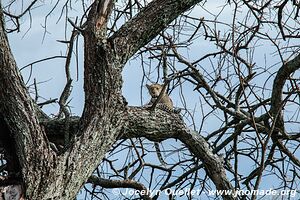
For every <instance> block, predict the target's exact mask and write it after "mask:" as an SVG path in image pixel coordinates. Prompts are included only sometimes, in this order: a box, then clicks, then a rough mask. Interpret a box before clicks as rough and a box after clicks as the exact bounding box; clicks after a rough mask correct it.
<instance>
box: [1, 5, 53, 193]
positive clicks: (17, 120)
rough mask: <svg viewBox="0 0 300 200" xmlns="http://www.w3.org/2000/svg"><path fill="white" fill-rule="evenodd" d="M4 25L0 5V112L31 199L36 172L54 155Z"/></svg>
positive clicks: (37, 177)
mask: <svg viewBox="0 0 300 200" xmlns="http://www.w3.org/2000/svg"><path fill="white" fill-rule="evenodd" d="M4 26H5V25H4V19H3V13H2V8H0V49H1V50H0V115H2V117H3V119H4V120H5V122H6V123H7V126H8V128H9V130H10V133H11V134H12V136H13V138H14V142H15V144H14V145H15V148H16V151H17V155H18V159H19V162H20V166H21V168H22V175H23V178H24V181H25V184H26V188H27V195H28V197H30V199H34V197H33V196H32V195H33V194H34V193H35V194H37V193H38V192H37V190H38V189H40V188H39V186H40V185H39V184H40V183H41V181H42V174H39V173H37V172H41V173H46V170H47V169H48V167H50V165H51V163H52V161H53V160H54V159H55V157H54V155H53V152H52V151H51V149H50V148H48V144H47V139H46V135H45V133H44V132H43V130H42V129H41V127H40V125H39V122H38V119H37V115H36V112H35V105H34V103H33V102H32V100H31V98H30V96H29V94H28V92H27V90H26V87H25V85H24V83H23V80H22V77H21V75H20V73H19V70H18V69H17V65H16V62H15V60H14V57H13V55H12V52H11V49H10V47H9V43H8V40H7V36H6V31H5V28H4ZM33 163H34V164H33ZM34 190H35V191H34Z"/></svg>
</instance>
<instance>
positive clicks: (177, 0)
mask: <svg viewBox="0 0 300 200" xmlns="http://www.w3.org/2000/svg"><path fill="white" fill-rule="evenodd" d="M199 2H201V0H155V1H152V2H151V3H149V4H148V5H147V6H146V7H145V8H144V9H143V10H142V11H141V12H140V13H139V14H137V16H135V17H134V18H133V19H131V20H130V21H128V22H127V23H125V24H124V25H123V26H122V27H121V28H120V29H119V30H118V31H117V32H116V33H115V34H114V35H112V37H111V38H110V39H111V40H112V42H113V44H114V47H115V50H116V54H117V55H118V56H119V57H120V58H122V59H123V60H122V61H123V63H125V62H126V61H127V60H128V58H130V57H131V56H132V55H133V54H134V53H136V52H137V51H138V49H140V48H141V47H143V46H144V45H146V44H147V43H148V42H150V41H151V40H152V39H153V38H154V37H155V36H156V35H158V33H159V32H160V31H162V30H163V29H165V28H166V27H167V25H168V24H170V23H171V22H172V21H173V20H174V19H175V18H176V17H178V16H179V15H180V14H181V13H183V12H185V11H187V10H188V9H190V8H191V7H192V6H194V5H196V4H197V3H199Z"/></svg>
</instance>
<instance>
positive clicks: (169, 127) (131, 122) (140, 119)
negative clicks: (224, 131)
mask: <svg viewBox="0 0 300 200" xmlns="http://www.w3.org/2000/svg"><path fill="white" fill-rule="evenodd" d="M126 115H127V117H126V119H128V121H127V123H125V124H128V125H126V126H125V127H124V134H123V135H121V138H122V139H129V138H137V137H145V138H147V139H149V140H151V141H163V140H166V139H170V138H174V139H178V140H180V141H181V142H183V143H184V144H185V145H186V146H187V148H188V149H189V150H190V151H191V152H192V153H193V154H194V155H195V156H196V157H198V158H199V159H200V160H201V161H202V162H203V164H204V166H205V169H206V171H207V173H208V175H209V177H210V178H211V180H212V181H213V182H214V184H215V185H216V188H217V189H219V190H230V189H232V186H231V184H230V182H229V180H228V179H227V177H226V174H225V169H224V167H223V163H222V161H221V160H220V158H219V157H218V156H217V155H216V154H214V153H213V152H212V149H211V148H210V147H209V144H208V143H207V142H206V140H205V139H204V138H203V137H202V136H201V135H199V134H198V133H196V132H193V131H191V130H189V129H188V128H187V127H186V125H185V123H184V122H183V120H182V119H181V117H180V116H179V115H178V114H175V113H174V114H171V113H166V112H164V111H161V110H158V109H157V110H155V111H152V112H150V111H149V110H147V109H145V108H139V107H130V108H129V109H128V113H127V114H126ZM44 124H45V128H46V130H47V132H48V134H51V133H50V132H52V133H55V132H56V131H57V130H60V127H61V126H63V121H61V123H57V122H56V123H51V124H50V122H45V123H44ZM71 124H72V126H73V128H72V130H75V129H76V128H75V127H76V126H78V118H73V119H72V120H71ZM56 125H57V126H56ZM58 125H59V126H58ZM56 133H57V132H56ZM224 198H225V199H231V197H228V196H227V197H224Z"/></svg>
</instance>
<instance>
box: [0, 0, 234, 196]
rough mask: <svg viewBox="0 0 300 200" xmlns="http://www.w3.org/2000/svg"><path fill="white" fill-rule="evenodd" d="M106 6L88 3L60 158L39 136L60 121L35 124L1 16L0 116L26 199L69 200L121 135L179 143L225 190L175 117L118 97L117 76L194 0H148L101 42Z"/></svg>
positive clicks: (215, 162) (209, 156) (206, 155)
mask: <svg viewBox="0 0 300 200" xmlns="http://www.w3.org/2000/svg"><path fill="white" fill-rule="evenodd" d="M112 2H113V1H111V0H103V1H95V3H94V4H93V6H92V8H91V10H90V12H89V17H88V21H87V28H86V30H85V31H84V33H83V35H84V39H85V47H84V48H85V54H84V55H85V61H84V62H85V63H84V70H85V72H84V91H85V107H84V112H83V115H82V117H80V119H78V118H74V119H73V120H71V128H70V131H73V132H74V133H73V135H75V136H74V138H73V139H72V142H71V144H69V146H68V148H67V149H66V150H65V152H64V153H62V154H59V155H57V154H56V153H55V152H54V151H52V149H51V148H50V147H49V142H48V138H47V136H46V133H45V132H47V133H48V135H50V133H51V130H55V129H59V127H60V126H64V123H62V122H61V121H56V120H53V121H41V120H40V121H39V119H38V117H37V116H38V115H37V112H36V109H35V105H34V103H33V101H32V100H31V98H30V96H29V94H28V92H27V90H26V87H25V85H24V82H23V80H22V78H21V75H20V73H19V72H18V69H17V66H16V62H15V60H14V58H13V55H12V53H11V50H10V48H9V44H8V40H7V37H6V33H5V28H4V24H3V16H2V13H0V18H1V22H0V23H1V24H0V25H1V27H0V56H1V57H0V114H1V118H3V123H4V124H5V125H7V127H8V129H9V132H10V134H11V137H12V138H13V140H14V145H15V149H16V152H17V153H16V154H17V155H18V161H19V165H20V168H21V169H22V178H23V184H24V186H25V191H26V197H27V199H31V200H43V199H59V200H64V199H65V200H70V199H74V198H75V197H76V195H77V192H78V191H79V189H80V188H81V186H82V185H83V184H84V183H85V182H86V181H87V179H88V177H89V176H90V175H91V174H92V172H93V171H94V170H95V168H96V167H97V166H98V165H99V163H100V162H101V160H102V159H103V157H104V156H105V153H106V152H107V151H108V149H109V148H110V147H111V145H112V144H113V143H114V142H115V141H116V138H117V137H118V136H120V135H122V133H124V134H123V136H122V137H124V138H132V137H147V138H148V139H150V140H153V141H160V140H164V139H167V138H177V139H180V140H181V141H182V142H183V143H184V144H185V145H186V146H187V147H188V148H189V149H190V151H191V152H193V153H194V154H195V155H196V156H197V157H199V158H200V159H201V160H202V161H203V163H204V165H205V167H206V170H207V172H208V175H209V177H210V178H211V179H212V180H213V182H214V183H215V185H216V187H217V188H218V189H231V188H232V187H231V185H230V183H229V181H228V180H227V179H226V175H225V171H224V169H223V167H222V163H221V161H220V160H219V159H218V157H217V156H216V155H214V154H213V153H212V151H211V149H210V148H209V146H208V144H207V143H206V141H205V140H204V139H203V138H202V137H200V136H199V135H197V134H196V133H192V132H190V131H189V130H188V129H187V128H186V127H185V125H184V123H183V121H182V120H181V119H180V118H179V117H178V116H175V115H167V113H165V112H163V111H161V112H149V111H148V110H145V109H140V108H131V109H129V110H127V109H128V108H127V107H126V106H125V102H124V100H123V97H122V94H121V87H122V76H121V72H122V69H123V67H124V64H125V63H126V61H127V60H128V59H129V58H130V57H131V56H132V55H133V54H134V53H135V52H136V51H137V50H138V49H139V48H141V47H142V46H143V45H145V44H146V43H147V42H149V41H150V40H151V39H153V38H154V37H155V36H156V35H157V34H158V33H159V32H160V31H161V30H163V29H164V27H165V25H166V24H169V23H170V22H172V20H174V19H175V18H176V17H177V16H178V15H179V14H180V13H182V12H184V11H186V10H187V9H189V8H190V7H192V6H193V5H195V4H196V3H198V2H199V0H197V1H191V0H181V1H178V0H156V1H153V2H152V3H150V4H149V5H148V6H147V7H146V8H145V9H144V10H143V11H141V13H140V14H138V15H137V16H136V17H135V18H134V19H132V20H131V21H129V22H128V23H126V24H125V25H124V26H123V27H122V28H120V30H119V31H118V32H116V33H115V34H114V35H113V36H112V37H111V38H108V39H107V38H106V22H107V18H108V16H109V14H110V12H111V9H112V5H113V3H112ZM0 10H2V9H0ZM44 126H45V128H46V131H45V130H44ZM61 130H64V129H63V128H62V129H61ZM5 134H8V133H7V132H6V133H5ZM71 135H72V134H71ZM228 198H229V199H231V198H230V197H228Z"/></svg>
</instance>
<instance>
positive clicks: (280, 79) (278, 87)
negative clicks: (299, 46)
mask: <svg viewBox="0 0 300 200" xmlns="http://www.w3.org/2000/svg"><path fill="white" fill-rule="evenodd" d="M298 69H300V55H298V56H296V57H295V58H294V59H292V60H291V61H288V62H286V63H285V64H284V65H283V66H282V67H281V68H280V69H279V71H278V72H277V75H276V77H275V79H274V83H273V90H272V97H271V109H270V111H271V113H272V114H273V116H275V115H277V113H279V112H281V109H282V90H283V86H284V84H285V81H286V80H287V79H288V78H289V76H290V75H291V74H292V73H294V72H295V71H296V70H298Z"/></svg>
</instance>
